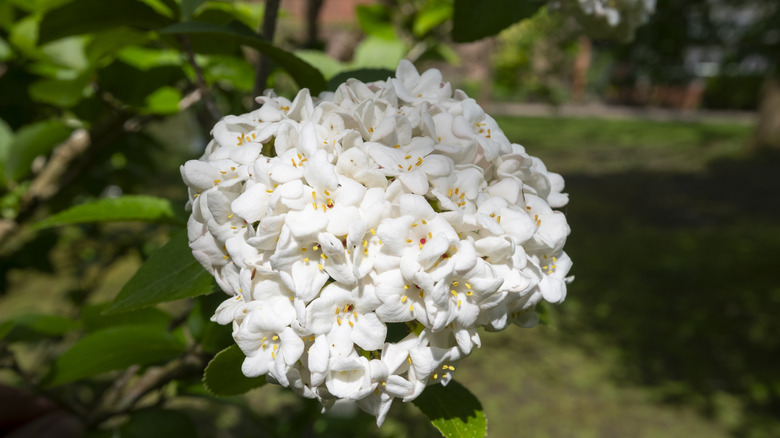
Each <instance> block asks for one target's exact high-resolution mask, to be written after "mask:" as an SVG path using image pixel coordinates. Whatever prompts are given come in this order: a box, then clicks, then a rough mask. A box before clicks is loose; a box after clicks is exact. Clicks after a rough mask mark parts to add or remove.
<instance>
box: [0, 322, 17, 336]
mask: <svg viewBox="0 0 780 438" xmlns="http://www.w3.org/2000/svg"><path fill="white" fill-rule="evenodd" d="M13 328H14V322H13V321H4V322H0V341H2V340H3V339H5V337H6V335H7V334H8V333H10V332H11V330H12V329H13Z"/></svg>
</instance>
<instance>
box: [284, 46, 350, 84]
mask: <svg viewBox="0 0 780 438" xmlns="http://www.w3.org/2000/svg"><path fill="white" fill-rule="evenodd" d="M295 55H296V56H298V57H299V58H301V59H303V60H304V61H306V62H308V63H309V64H311V65H313V66H314V67H315V68H317V70H319V71H320V72H321V73H322V75H323V76H325V78H332V77H333V76H335V75H337V74H339V73H341V72H342V71H344V69H345V68H346V67H345V65H344V64H343V63H342V62H341V61H339V60H338V59H335V58H333V57H332V56H330V55H328V54H327V53H325V52H321V51H319V50H296V51H295Z"/></svg>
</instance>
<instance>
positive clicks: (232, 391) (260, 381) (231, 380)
mask: <svg viewBox="0 0 780 438" xmlns="http://www.w3.org/2000/svg"><path fill="white" fill-rule="evenodd" d="M245 357H246V356H244V353H243V352H242V351H241V349H240V348H238V345H231V346H230V347H228V348H226V349H224V350H222V351H220V352H219V353H217V355H216V356H214V359H212V360H211V362H209V364H208V366H207V367H206V371H205V372H204V373H203V385H204V386H205V387H206V389H207V390H208V391H209V392H211V393H212V394H214V395H219V396H228V395H239V394H243V393H245V392H248V391H250V390H252V389H255V388H259V387H261V386H263V385H265V376H260V377H246V376H245V375H244V374H243V373H242V372H241V363H242V362H243V361H244V358H245Z"/></svg>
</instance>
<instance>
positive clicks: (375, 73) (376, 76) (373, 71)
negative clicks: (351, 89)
mask: <svg viewBox="0 0 780 438" xmlns="http://www.w3.org/2000/svg"><path fill="white" fill-rule="evenodd" d="M394 76H395V72H394V71H392V70H388V69H385V68H360V69H357V70H350V71H345V72H342V73H339V74H337V75H336V76H334V77H333V78H332V79H331V80H329V81H328V90H330V91H336V88H338V87H339V85H341V84H342V83H344V82H346V81H347V79H350V78H355V79H357V80H359V81H361V82H374V81H385V80H387V78H390V77H394Z"/></svg>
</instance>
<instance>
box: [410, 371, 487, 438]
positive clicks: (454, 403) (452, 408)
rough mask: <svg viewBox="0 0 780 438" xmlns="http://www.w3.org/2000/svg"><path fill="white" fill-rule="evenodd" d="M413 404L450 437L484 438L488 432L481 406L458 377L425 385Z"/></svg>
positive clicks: (440, 430) (443, 433)
mask: <svg viewBox="0 0 780 438" xmlns="http://www.w3.org/2000/svg"><path fill="white" fill-rule="evenodd" d="M414 405H415V406H417V407H418V408H419V409H420V410H421V411H422V412H423V413H424V414H425V416H427V417H428V418H429V419H430V420H431V423H433V425H434V426H435V427H436V428H437V429H439V432H441V433H442V435H444V436H445V437H447V438H483V437H485V436H486V435H487V418H485V413H484V412H482V405H481V404H480V403H479V400H477V398H476V397H475V396H474V394H472V393H471V392H469V390H468V389H466V388H465V387H464V386H463V385H461V384H460V383H458V382H456V381H455V380H451V381H450V382H449V384H447V386H442V385H432V386H429V387H427V388H425V391H423V393H422V394H420V396H419V397H417V398H416V399H415V400H414Z"/></svg>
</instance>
